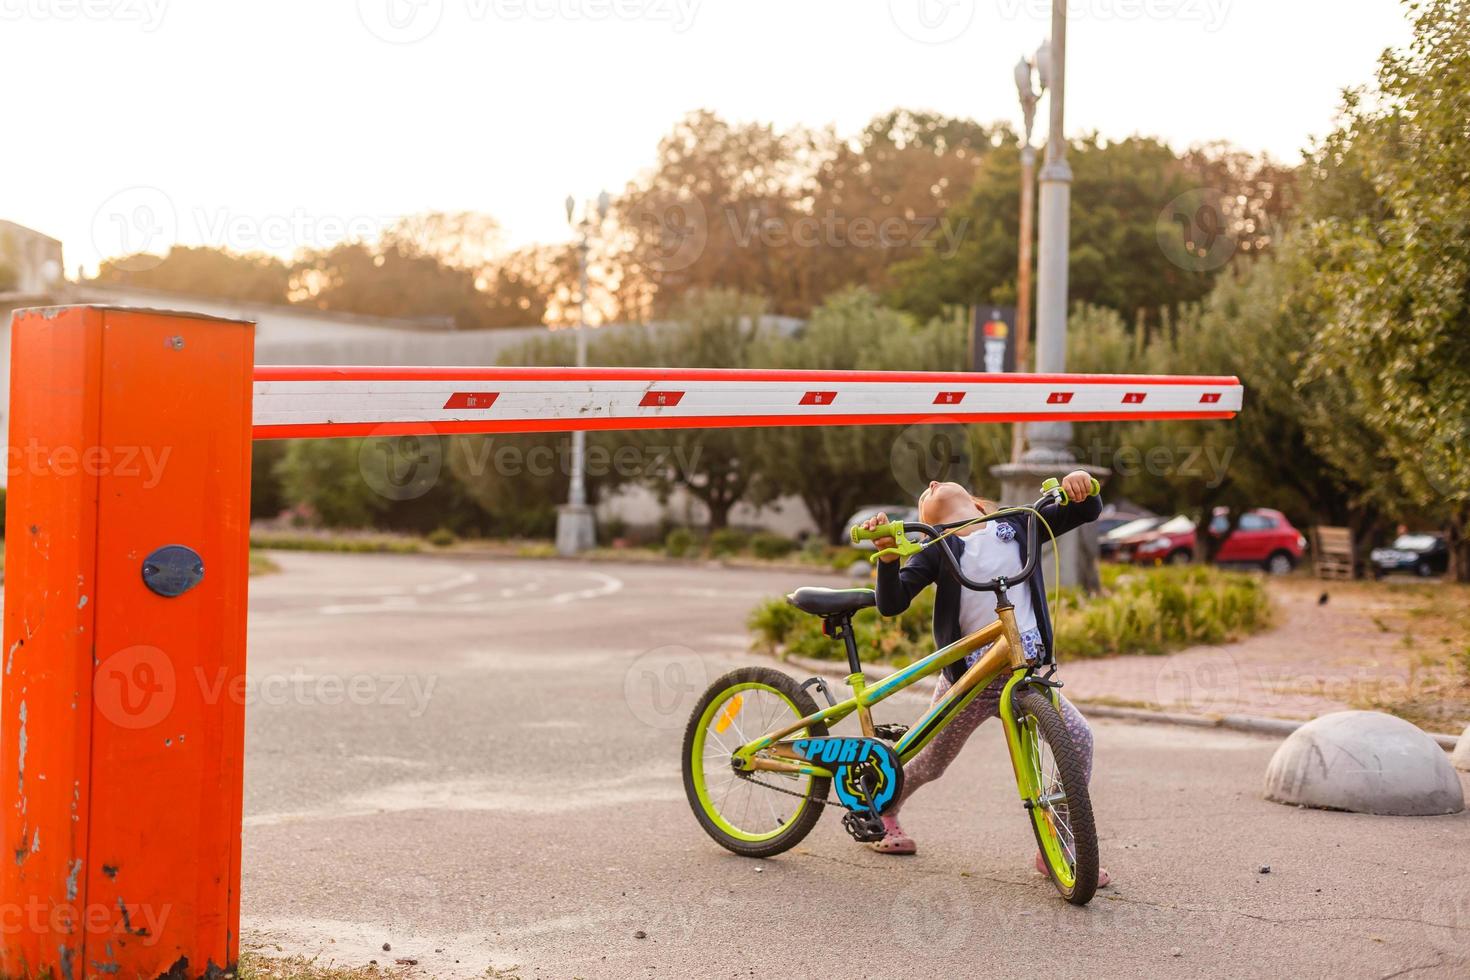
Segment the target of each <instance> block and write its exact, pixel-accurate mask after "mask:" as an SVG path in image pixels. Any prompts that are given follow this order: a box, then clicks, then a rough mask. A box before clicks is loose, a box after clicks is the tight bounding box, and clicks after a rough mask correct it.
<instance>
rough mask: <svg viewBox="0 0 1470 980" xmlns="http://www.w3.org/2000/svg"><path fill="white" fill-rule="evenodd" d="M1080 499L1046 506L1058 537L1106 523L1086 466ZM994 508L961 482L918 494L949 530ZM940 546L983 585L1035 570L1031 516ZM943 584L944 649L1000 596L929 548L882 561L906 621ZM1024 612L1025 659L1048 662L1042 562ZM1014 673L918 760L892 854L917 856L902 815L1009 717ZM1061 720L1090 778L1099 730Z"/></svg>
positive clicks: (937, 608)
mask: <svg viewBox="0 0 1470 980" xmlns="http://www.w3.org/2000/svg"><path fill="white" fill-rule="evenodd" d="M1062 489H1063V490H1065V491H1066V493H1067V496H1068V498H1069V499H1070V500H1071V503H1070V504H1068V505H1067V506H1066V507H1063V506H1061V505H1059V504H1056V503H1047V504H1044V505H1042V506H1041V507H1040V508H1038V509H1039V511H1040V513H1041V516H1042V517H1043V518H1044V519H1045V520H1046V522H1047V524H1049V525H1051V530H1052V533H1053V534H1055V535H1062V534H1065V533H1066V532H1068V531H1071V530H1073V529H1075V528H1077V527H1080V526H1081V525H1083V524H1087V523H1089V522H1091V521H1095V520H1097V516H1098V514H1100V513H1101V512H1102V500H1101V499H1100V498H1099V497H1097V496H1091V497H1089V496H1088V494H1089V493H1090V491H1091V490H1092V477H1091V476H1089V475H1088V474H1087V473H1085V472H1083V471H1082V470H1077V471H1075V472H1072V473H1068V474H1067V476H1066V477H1065V478H1064V479H1063V480H1062ZM990 509H991V508H990V505H989V504H988V503H987V502H986V501H983V500H980V499H979V498H977V497H972V496H970V493H969V491H967V490H966V489H965V488H964V487H962V486H960V485H959V484H958V483H940V482H938V481H935V482H933V483H930V484H929V489H927V490H925V491H924V493H923V494H922V495H921V496H920V497H919V520H920V521H922V522H924V523H925V524H929V525H932V526H934V527H937V528H939V529H940V530H941V531H942V530H945V529H947V528H949V527H953V526H955V525H959V524H963V523H965V522H966V521H972V520H974V519H975V518H977V517H983V516H984V515H985V514H986V513H988V512H989V510H990ZM887 521H888V517H887V515H885V514H878V515H877V516H875V517H872V518H870V519H869V520H867V521H866V522H864V524H863V526H864V527H865V528H867V529H868V530H872V529H873V528H874V527H877V526H878V525H879V524H884V523H887ZM873 543H874V544H875V545H876V546H877V547H878V548H879V549H880V550H881V549H883V548H892V547H893V546H894V540H893V539H892V538H880V539H879V540H877V541H874V542H873ZM935 547H941V548H949V549H951V551H953V552H954V555H955V558H957V559H958V560H959V563H960V568H962V569H963V570H964V572H965V574H966V575H967V576H969V577H970V578H971V579H973V580H974V581H977V582H982V581H988V580H990V579H993V578H997V577H999V576H1001V575H1016V574H1018V573H1019V572H1020V571H1021V569H1022V567H1024V566H1025V564H1026V538H1025V520H1024V515H1017V516H1016V517H1015V518H1004V517H1003V518H999V519H997V520H994V521H987V522H986V523H984V524H978V525H976V526H974V527H971V528H965V529H963V530H959V531H956V532H955V533H954V534H952V535H950V536H949V537H947V538H945V539H944V540H943V541H942V542H940V543H939V544H938V545H935ZM931 584H933V585H935V587H936V591H935V595H934V643H935V647H936V649H938V648H942V647H946V646H948V645H949V644H951V643H953V642H955V641H956V640H958V639H959V638H960V637H962V636H967V635H969V634H970V633H973V632H975V631H976V630H978V629H981V628H983V627H985V626H988V625H989V624H990V623H992V622H994V620H995V593H993V592H976V591H974V590H972V589H966V588H965V587H964V586H962V585H961V584H960V583H959V580H958V579H956V578H955V577H954V575H953V574H952V573H950V572H949V571H948V564H947V563H946V562H945V561H944V558H943V556H942V555H940V554H938V553H937V552H935V551H934V548H927V549H925V550H924V551H921V552H919V553H918V554H917V555H915V556H914V557H913V559H912V560H911V561H909V562H908V563H907V564H905V565H903V566H902V567H900V566H899V564H898V556H897V555H888V556H885V557H884V558H883V559H882V561H881V562H880V563H879V565H878V611H879V612H880V613H882V614H883V615H885V616H897V615H898V614H899V613H901V612H903V611H904V610H905V609H907V608H908V607H909V603H911V602H912V601H913V599H914V596H916V595H918V594H919V593H920V592H922V591H924V589H926V588H927V587H928V586H930V585H931ZM1010 600H1011V602H1012V603H1014V604H1015V607H1016V628H1017V629H1018V630H1019V632H1020V634H1021V643H1022V645H1023V646H1024V647H1025V648H1026V653H1027V654H1028V655H1029V656H1031V657H1034V658H1036V659H1037V660H1038V661H1040V660H1044V659H1045V658H1046V656H1047V653H1048V652H1049V651H1050V650H1051V620H1050V618H1049V617H1048V615H1047V608H1046V584H1045V583H1044V582H1043V581H1042V577H1041V567H1040V565H1039V564H1038V566H1037V569H1036V572H1035V574H1033V575H1032V576H1031V578H1030V580H1029V581H1028V582H1027V583H1026V588H1022V589H1016V590H1014V591H1013V592H1011V593H1010ZM983 652H984V651H983V650H977V651H975V652H974V653H972V654H970V655H969V656H968V657H966V658H965V659H964V660H963V661H961V662H957V663H954V664H951V665H950V666H948V667H946V668H945V669H944V672H943V673H942V674H941V675H940V678H939V683H938V685H937V686H936V688H935V690H934V703H938V701H939V699H940V698H941V697H943V696H944V692H945V691H947V690H949V687H950V685H951V684H953V683H954V682H955V681H957V680H959V678H960V675H962V674H963V673H964V672H965V671H966V670H967V669H968V668H969V667H970V666H971V665H973V664H974V663H975V661H976V660H978V659H979V657H980V655H981V654H982V653H983ZM1008 678H1009V675H1008V674H1006V673H1002V675H1001V676H1000V677H998V678H997V679H996V680H995V682H994V683H993V684H991V685H990V686H989V687H987V688H986V689H985V690H984V691H982V692H981V693H980V694H979V696H977V697H976V698H975V700H974V701H972V702H970V705H969V706H968V707H967V708H965V710H964V711H963V712H961V713H960V714H959V716H958V717H956V718H955V719H954V721H952V722H950V724H949V725H948V726H946V727H945V728H944V730H943V731H941V732H940V733H939V734H938V735H937V736H935V738H934V741H932V742H930V743H929V744H928V745H927V746H925V747H924V749H923V751H921V752H920V753H919V754H918V755H917V756H915V757H914V759H913V761H912V762H910V763H909V764H908V765H907V766H905V767H904V773H903V796H902V797H900V799H899V800H898V803H897V804H896V805H895V806H894V807H893V808H892V809H890V810H889V811H888V813H887V814H885V815H884V817H883V824H884V826H885V827H886V828H887V830H888V833H887V835H886V836H885V837H884V838H883V839H882V840H881V841H878V842H877V843H875V844H873V845H872V847H873V849H874V850H875V851H878V852H880V853H883V854H913V853H915V852H916V851H917V850H918V847H917V846H916V845H915V844H914V841H913V838H911V837H909V835H908V834H906V833H904V831H903V828H902V827H900V826H899V824H898V809H899V807H900V806H902V805H903V804H904V803H905V802H907V800H908V798H909V797H910V796H912V795H913V793H914V791H915V790H917V789H918V788H919V787H920V786H923V785H924V784H925V783H927V782H929V781H930V780H933V779H937V778H938V777H939V776H940V775H942V774H943V772H944V770H945V769H947V768H949V764H950V763H951V762H953V761H954V759H955V756H957V755H958V754H959V751H960V749H961V747H963V746H964V744H965V741H966V740H967V739H968V738H969V737H970V735H971V734H972V733H973V732H974V731H975V729H977V728H979V727H980V724H981V722H983V721H985V719H987V718H993V717H996V716H997V715H999V714H1000V694H1001V689H1002V688H1003V687H1004V686H1005V682H1006V680H1007V679H1008ZM1061 706H1062V718H1063V719H1064V720H1065V722H1066V725H1067V730H1068V731H1070V732H1071V733H1072V738H1073V739H1074V740H1075V741H1076V744H1077V746H1078V748H1079V749H1080V750H1081V752H1082V757H1083V767H1084V768H1085V770H1086V772H1087V776H1088V778H1089V779H1091V776H1092V729H1091V728H1089V727H1088V725H1087V722H1086V720H1085V719H1083V717H1082V715H1081V713H1079V712H1078V711H1077V709H1076V708H1075V707H1074V706H1073V705H1072V703H1071V702H1070V701H1068V700H1067V699H1066V698H1062V699H1061ZM1036 869H1037V870H1038V871H1040V872H1041V873H1043V874H1045V873H1046V865H1045V864H1044V863H1043V861H1042V858H1041V854H1040V852H1038V853H1037V855H1036ZM1107 883H1108V873H1107V872H1106V871H1103V872H1101V874H1100V875H1099V882H1098V884H1099V886H1102V885H1106V884H1107Z"/></svg>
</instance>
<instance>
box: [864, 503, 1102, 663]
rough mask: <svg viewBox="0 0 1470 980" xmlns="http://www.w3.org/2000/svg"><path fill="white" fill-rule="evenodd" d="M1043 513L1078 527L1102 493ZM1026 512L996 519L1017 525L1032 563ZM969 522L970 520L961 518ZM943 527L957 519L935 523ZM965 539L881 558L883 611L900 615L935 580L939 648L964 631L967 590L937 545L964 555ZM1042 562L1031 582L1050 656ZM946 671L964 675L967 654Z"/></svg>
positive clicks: (1059, 529) (1096, 510)
mask: <svg viewBox="0 0 1470 980" xmlns="http://www.w3.org/2000/svg"><path fill="white" fill-rule="evenodd" d="M1037 510H1038V511H1039V512H1040V513H1041V516H1042V517H1043V518H1045V519H1046V522H1047V523H1048V524H1050V525H1051V530H1052V533H1053V534H1055V535H1056V536H1057V537H1061V536H1062V535H1063V534H1066V533H1067V532H1068V531H1072V530H1075V529H1076V528H1079V527H1081V526H1082V525H1083V524H1089V523H1091V522H1092V521H1095V520H1097V518H1098V515H1099V514H1101V513H1102V497H1101V495H1099V494H1093V495H1092V496H1091V497H1088V498H1087V499H1086V500H1082V501H1079V502H1077V503H1071V504H1068V505H1067V506H1065V507H1062V506H1061V505H1059V504H1056V503H1046V504H1043V505H1042V506H1041V507H1039V508H1037ZM1027 516H1028V515H1026V514H1015V515H1012V516H1010V517H1002V518H998V519H997V521H996V523H997V524H1000V523H1009V524H1010V525H1012V526H1013V527H1014V528H1015V529H1016V544H1017V545H1019V546H1020V549H1021V564H1022V565H1025V563H1026V543H1027V542H1026V518H1027ZM960 523H964V522H960ZM935 526H936V527H938V528H939V529H940V530H941V531H943V530H946V529H948V528H951V527H956V526H958V525H956V524H938V525H935ZM1037 533H1038V536H1039V539H1040V540H1041V541H1042V542H1045V541H1046V540H1047V537H1046V529H1045V528H1037ZM963 542H964V539H963V538H961V537H960V536H959V535H951V536H950V537H948V538H945V539H944V540H943V541H941V542H939V543H938V544H937V545H934V546H933V547H930V548H925V549H924V550H923V551H921V552H919V553H918V554H917V555H914V556H913V557H912V558H910V559H909V560H908V561H907V562H903V563H902V567H900V563H899V562H896V561H889V562H879V563H878V612H880V613H882V614H883V615H884V616H897V615H898V614H899V613H901V612H903V611H904V610H905V609H907V608H908V607H909V603H911V602H913V601H914V596H916V595H918V594H919V593H920V592H923V591H924V589H926V588H928V587H929V586H930V585H931V584H932V585H934V586H935V589H934V645H935V649H943V648H944V647H947V646H949V645H950V644H951V643H953V642H954V641H956V640H958V639H959V638H960V636H961V633H960V596H961V595H962V594H963V591H964V586H963V585H961V584H960V581H959V579H957V578H955V577H954V572H953V571H951V570H950V567H949V563H948V562H947V561H945V560H944V556H943V555H941V554H940V553H939V552H938V551H936V550H935V549H936V548H948V549H949V550H950V552H951V553H952V554H953V555H954V556H955V559H956V560H959V558H960V555H961V554H962V553H963V551H964V543H963ZM1041 572H1042V569H1041V565H1040V563H1038V564H1037V567H1036V571H1035V573H1034V574H1033V575H1032V576H1031V578H1030V579H1029V580H1028V582H1027V584H1028V585H1029V586H1030V588H1031V607H1032V608H1033V609H1034V610H1035V611H1036V627H1037V630H1038V631H1039V632H1040V633H1041V641H1042V643H1043V644H1045V646H1046V652H1047V655H1048V658H1050V656H1051V653H1052V629H1051V612H1050V610H1048V609H1047V607H1046V582H1045V581H1044V580H1043V579H1042V575H1041ZM944 672H945V676H947V677H948V678H949V679H950V681H951V682H953V681H955V680H958V679H959V676H960V675H961V674H963V673H964V672H965V662H964V661H963V660H961V661H958V662H956V663H953V664H950V665H949V666H948V667H946V668H945V669H944Z"/></svg>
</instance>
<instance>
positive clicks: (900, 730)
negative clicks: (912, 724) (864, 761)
mask: <svg viewBox="0 0 1470 980" xmlns="http://www.w3.org/2000/svg"><path fill="white" fill-rule="evenodd" d="M908 733H909V726H907V725H874V726H873V734H874V735H876V736H878V737H879V738H881V739H883V741H885V742H897V741H898V740H899V739H901V738H903V737H904V736H905V735H907V734H908Z"/></svg>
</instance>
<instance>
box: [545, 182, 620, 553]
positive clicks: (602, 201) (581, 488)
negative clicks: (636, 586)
mask: <svg viewBox="0 0 1470 980" xmlns="http://www.w3.org/2000/svg"><path fill="white" fill-rule="evenodd" d="M611 206H612V199H611V198H610V197H609V196H608V194H607V192H606V191H603V192H602V194H600V195H599V196H598V198H597V202H596V204H595V205H594V204H588V205H587V206H586V207H585V209H584V210H583V212H582V220H581V222H580V223H579V222H577V221H576V213H577V200H576V198H574V197H568V198H567V221H568V222H569V223H571V224H572V227H573V228H576V229H577V231H578V233H579V234H580V235H581V239H580V240H579V241H578V242H577V323H576V326H575V327H574V328H573V329H574V332H575V335H576V338H577V367H586V366H587V287H588V280H587V260H588V253H589V252H590V251H591V248H592V229H593V222H594V217H595V220H596V222H597V223H598V224H599V225H600V224H601V222H603V221H605V220H606V219H607V213H608V210H609V209H610V208H611ZM567 475H568V477H569V478H570V484H571V485H570V487H569V488H568V490H567V502H566V503H565V504H564V505H563V506H561V507H559V508H558V509H557V513H556V550H557V552H558V553H559V554H563V555H575V554H577V553H578V552H581V551H586V550H587V549H588V548H591V547H594V546H595V545H596V544H597V524H596V521H595V520H594V518H593V516H592V508H591V507H588V506H587V433H585V432H573V433H572V459H571V465H570V467H569V472H568V474H567Z"/></svg>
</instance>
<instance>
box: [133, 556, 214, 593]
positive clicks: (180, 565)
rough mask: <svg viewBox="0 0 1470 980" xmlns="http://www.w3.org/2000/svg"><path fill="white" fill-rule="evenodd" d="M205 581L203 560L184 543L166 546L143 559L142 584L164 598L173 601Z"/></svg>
mask: <svg viewBox="0 0 1470 980" xmlns="http://www.w3.org/2000/svg"><path fill="white" fill-rule="evenodd" d="M203 578H204V559H203V558H200V557H199V552H197V551H195V550H194V549H193V548H188V547H185V546H184V545H181V544H166V545H164V546H163V547H162V548H159V549H158V550H157V551H155V552H153V554H151V555H149V556H148V557H147V558H145V559H143V584H144V585H146V586H148V588H150V589H152V590H153V591H154V592H156V593H157V594H159V595H161V596H163V597H164V598H165V599H174V598H177V597H178V596H181V595H183V594H184V593H185V592H188V591H189V590H190V589H192V588H193V587H194V586H196V585H198V584H199V582H200V580H202V579H203Z"/></svg>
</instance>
